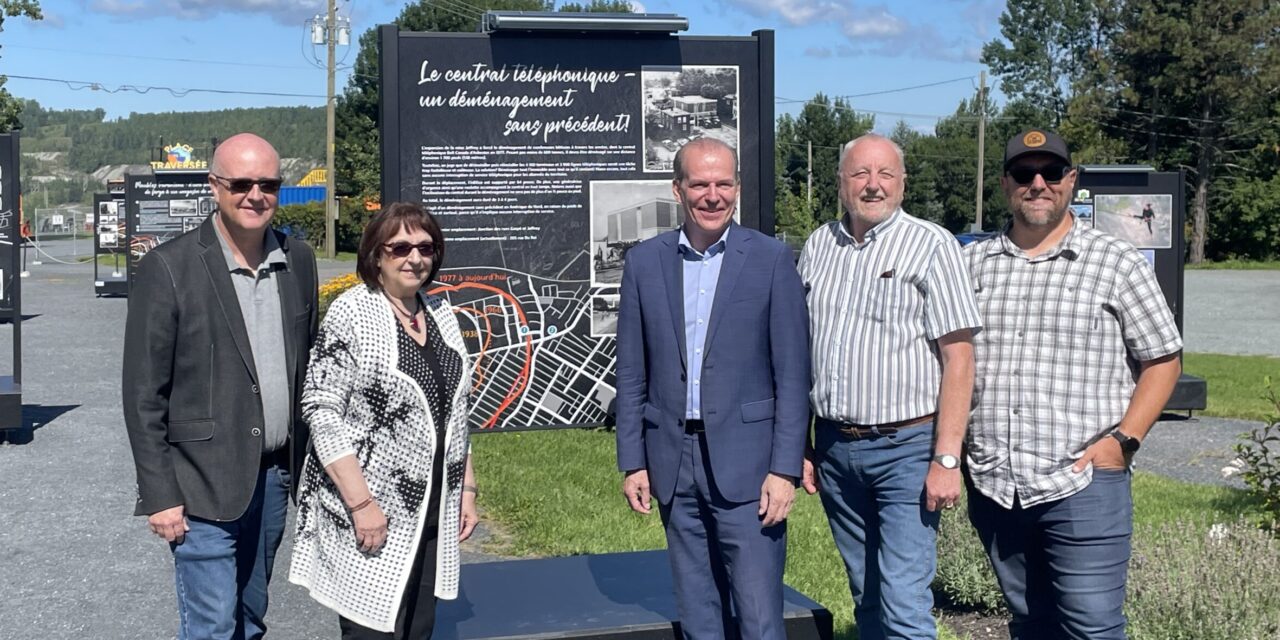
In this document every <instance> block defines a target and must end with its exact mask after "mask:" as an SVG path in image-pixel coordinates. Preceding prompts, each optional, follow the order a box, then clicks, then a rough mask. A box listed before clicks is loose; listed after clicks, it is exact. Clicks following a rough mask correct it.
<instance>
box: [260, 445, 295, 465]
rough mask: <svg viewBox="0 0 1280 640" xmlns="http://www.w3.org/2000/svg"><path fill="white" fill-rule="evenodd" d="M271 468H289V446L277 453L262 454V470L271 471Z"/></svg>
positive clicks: (281, 448)
mask: <svg viewBox="0 0 1280 640" xmlns="http://www.w3.org/2000/svg"><path fill="white" fill-rule="evenodd" d="M271 467H281V468H283V469H288V468H289V445H287V444H286V445H285V446H283V447H280V448H279V449H276V450H275V451H268V452H266V453H264V454H262V468H263V469H270V468H271Z"/></svg>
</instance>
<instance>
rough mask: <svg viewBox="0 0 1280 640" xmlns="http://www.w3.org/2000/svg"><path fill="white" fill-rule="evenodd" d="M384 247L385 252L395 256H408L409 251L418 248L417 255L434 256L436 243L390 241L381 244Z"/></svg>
mask: <svg viewBox="0 0 1280 640" xmlns="http://www.w3.org/2000/svg"><path fill="white" fill-rule="evenodd" d="M382 246H384V247H386V249H387V253H390V254H391V255H393V256H395V257H397V258H408V257H409V253H410V252H412V251H413V250H414V249H417V250H418V255H419V256H422V257H423V258H434V257H435V255H436V245H434V244H432V243H430V242H423V243H421V244H413V243H412V242H390V243H387V244H384V245H382Z"/></svg>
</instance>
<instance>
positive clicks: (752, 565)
mask: <svg viewBox="0 0 1280 640" xmlns="http://www.w3.org/2000/svg"><path fill="white" fill-rule="evenodd" d="M683 444H684V450H683V451H682V453H681V460H680V471H679V477H678V478H677V479H676V491H675V494H674V496H673V497H672V499H671V504H670V505H664V504H660V505H658V507H659V513H661V515H662V523H663V526H664V527H665V529H666V533H667V549H668V552H667V553H668V557H669V558H670V561H671V576H672V579H673V581H674V583H675V592H676V610H677V612H678V613H679V614H680V630H681V632H682V634H683V636H684V638H686V640H724V639H725V638H742V639H743V640H786V630H785V629H783V622H782V569H783V565H784V564H786V555H787V523H786V522H785V521H783V522H781V523H779V524H775V525H773V526H771V527H763V526H761V524H760V516H759V507H760V503H759V501H758V500H752V501H751V502H730V501H728V500H725V498H724V496H721V495H720V491H719V489H718V488H717V487H716V482H715V477H714V476H713V475H712V473H711V460H710V458H709V457H708V454H707V442H706V438H705V437H704V436H701V435H686V436H685V437H684V443H683ZM763 480H764V479H763V478H761V484H763Z"/></svg>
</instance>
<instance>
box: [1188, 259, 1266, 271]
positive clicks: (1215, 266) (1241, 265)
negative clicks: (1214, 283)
mask: <svg viewBox="0 0 1280 640" xmlns="http://www.w3.org/2000/svg"><path fill="white" fill-rule="evenodd" d="M1187 268H1188V269H1199V270H1219V269H1240V270H1244V271H1277V270H1280V260H1220V261H1217V262H1201V263H1198V264H1192V263H1190V262H1188V263H1187Z"/></svg>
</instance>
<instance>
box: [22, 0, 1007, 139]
mask: <svg viewBox="0 0 1280 640" xmlns="http://www.w3.org/2000/svg"><path fill="white" fill-rule="evenodd" d="M437 1H439V2H442V3H444V5H447V6H450V7H453V8H455V9H456V10H459V11H466V10H467V8H466V4H467V0H437ZM641 4H642V5H643V8H644V9H646V10H647V11H650V12H654V13H677V14H680V15H682V16H685V17H687V18H689V21H690V30H689V31H688V32H686V33H688V34H697V35H744V34H749V33H750V32H751V31H753V30H755V29H773V30H774V31H775V32H776V41H777V50H776V54H777V82H776V91H775V92H776V96H777V98H778V100H779V104H778V106H777V110H778V113H783V112H795V111H797V110H798V109H799V107H800V104H799V102H801V101H803V100H805V99H808V98H810V97H812V96H813V95H814V94H815V93H817V92H818V91H822V92H824V93H826V94H827V95H847V96H852V95H859V94H866V93H872V92H880V91H891V90H894V89H900V88H904V87H913V86H917V85H924V84H932V83H940V84H937V85H936V86H932V87H927V88H922V89H915V90H910V91H894V92H891V93H883V94H881V95H872V96H864V97H856V98H853V99H852V102H853V104H854V106H855V107H856V108H858V109H863V110H869V111H875V112H880V113H877V114H876V116H877V117H876V122H877V126H876V128H877V129H879V130H882V131H887V130H889V129H890V128H892V126H893V124H894V123H895V122H896V121H897V120H898V119H899V118H902V119H905V120H907V122H909V123H910V124H911V125H913V126H915V127H917V128H920V129H923V130H931V128H932V127H931V125H932V123H933V122H934V121H935V119H936V118H933V117H917V116H939V115H945V114H948V113H951V112H952V111H954V109H955V107H956V105H957V104H958V102H959V101H960V100H961V99H963V98H966V97H969V96H971V95H972V94H973V92H974V90H975V88H976V87H977V83H978V73H979V71H980V70H981V69H982V66H981V65H980V64H979V63H978V61H977V60H978V52H979V51H980V49H981V46H982V44H983V43H984V42H986V41H989V40H991V39H992V38H994V37H996V36H997V35H998V33H999V26H998V23H997V19H998V17H999V15H1000V12H1001V11H1002V10H1003V8H1004V2H1002V1H1000V0H932V1H924V0H900V1H898V2H893V3H879V2H862V1H860V0H704V1H700V2H696V1H681V0H642V2H641ZM41 5H42V8H43V10H44V13H45V20H44V21H42V22H31V21H28V20H22V19H17V18H9V19H7V20H6V21H5V24H4V31H3V33H0V47H2V48H0V73H4V74H7V75H9V76H10V78H9V81H8V83H7V85H6V86H7V88H8V89H9V91H10V92H11V93H13V94H15V95H18V96H21V97H24V98H34V99H36V100H38V101H40V103H41V104H42V105H44V106H46V107H49V108H58V109H65V108H77V109H84V108H96V107H102V108H103V109H105V110H106V112H107V115H108V117H118V116H126V115H128V114H129V113H130V112H157V111H192V110H203V109H222V108H231V107H253V106H267V105H299V104H305V105H314V106H322V105H323V104H324V98H323V95H324V90H325V74H324V71H323V68H322V67H320V66H316V65H315V64H314V63H313V60H323V55H324V51H323V49H322V48H319V47H315V48H313V47H312V46H311V45H310V44H309V42H310V40H309V38H308V37H307V33H306V32H305V29H304V22H305V21H306V20H307V19H308V18H309V17H311V16H314V15H315V14H316V13H319V12H321V11H323V10H324V6H325V5H324V0H43V1H42V2H41ZM403 6H404V2H403V1H394V2H393V1H387V0H341V1H340V2H339V4H338V8H339V13H340V14H343V15H346V16H349V17H350V18H351V21H352V25H353V35H352V44H353V46H352V47H349V49H350V51H349V52H346V62H347V63H348V64H349V63H351V62H354V60H355V54H356V51H355V46H354V44H355V41H356V39H357V38H358V36H359V34H360V33H363V32H364V31H365V30H366V29H369V28H371V27H373V26H375V25H377V24H381V23H386V22H389V21H391V20H392V19H393V18H395V16H396V15H397V14H398V13H399V12H400V9H401V8H402V7H403ZM343 54H344V51H343V50H342V49H340V50H339V57H340V58H341V57H342V56H343ZM313 56H314V57H313ZM14 76H33V77H42V78H55V79H59V80H70V81H74V82H72V83H71V84H70V86H69V85H68V84H65V83H61V82H43V81H37V80H28V79H22V78H17V77H14ZM85 83H98V84H99V85H100V86H101V87H102V89H100V90H93V89H90V88H87V87H86V84H85ZM345 84H346V78H345V74H340V75H339V79H338V87H339V90H341V88H342V87H343V86H344V85H345ZM123 85H131V86H134V87H138V88H145V87H148V86H150V87H157V88H153V89H151V90H149V91H148V92H146V93H139V92H137V91H130V90H119V88H120V87H121V86H123ZM164 87H167V88H171V89H173V90H174V92H177V93H181V92H180V90H183V89H215V90H221V91H242V92H262V93H282V94H294V95H288V96H267V95H248V94H215V93H206V92H190V93H187V94H186V95H185V96H181V97H180V96H178V95H174V94H173V93H171V92H170V91H169V90H167V89H165V88H164ZM113 90H114V91H115V92H114V93H113V92H111V91H113ZM787 101H793V102H787ZM897 114H911V115H909V116H902V115H897Z"/></svg>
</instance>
